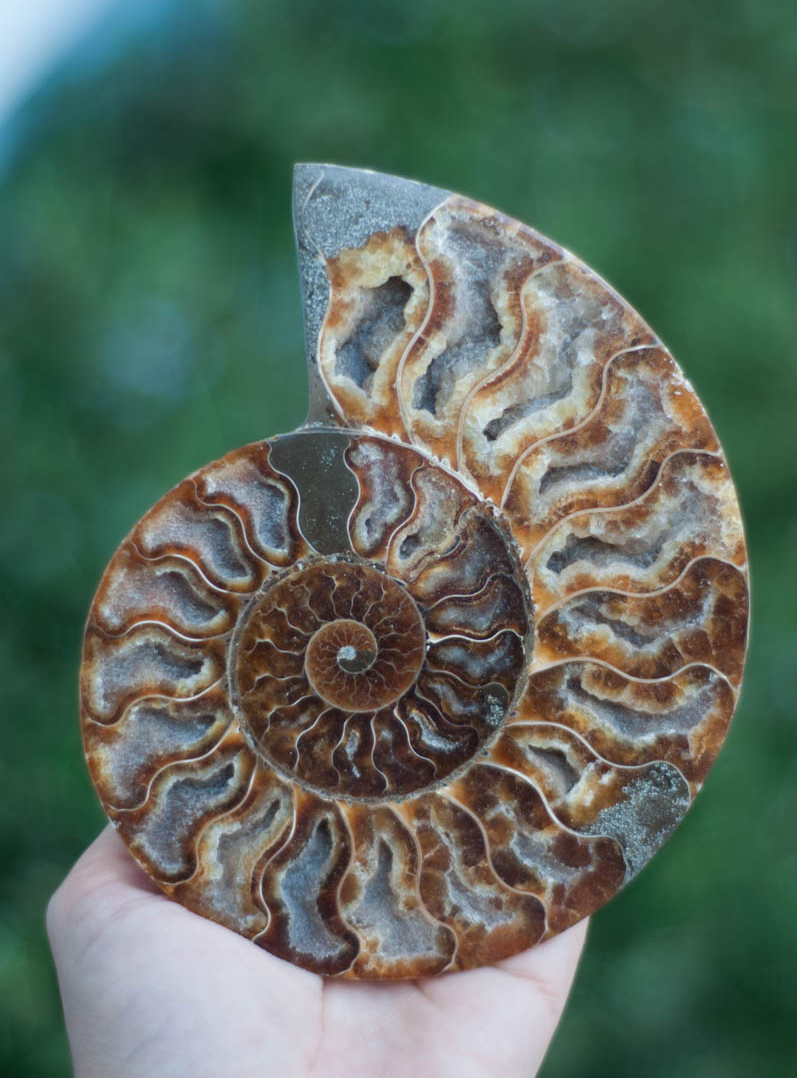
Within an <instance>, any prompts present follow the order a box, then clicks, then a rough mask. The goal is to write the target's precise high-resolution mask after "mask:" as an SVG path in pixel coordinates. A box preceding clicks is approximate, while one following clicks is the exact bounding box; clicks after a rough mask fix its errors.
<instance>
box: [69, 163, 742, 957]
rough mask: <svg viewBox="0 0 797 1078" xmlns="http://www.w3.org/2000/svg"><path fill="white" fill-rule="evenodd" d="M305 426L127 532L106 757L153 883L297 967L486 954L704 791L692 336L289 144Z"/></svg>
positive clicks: (95, 619) (728, 502)
mask: <svg viewBox="0 0 797 1078" xmlns="http://www.w3.org/2000/svg"><path fill="white" fill-rule="evenodd" d="M295 209H296V220H297V240H298V245H299V258H300V269H301V274H302V282H303V289H304V297H305V313H306V325H307V341H308V363H309V368H310V390H311V398H312V403H311V421H309V422H308V425H306V426H305V427H304V428H302V429H301V430H299V431H297V432H296V433H294V434H289V435H285V436H283V437H279V438H274V439H271V440H268V441H263V442H259V443H255V444H253V445H250V446H247V447H244V448H243V449H239V450H235V451H233V452H231V453H229V454H227V456H225V457H223V458H222V459H221V460H219V461H216V462H214V463H212V464H210V465H208V466H207V467H205V468H202V469H200V470H199V471H198V472H196V473H194V475H192V476H191V477H189V478H188V479H186V480H185V481H184V482H183V483H181V484H180V485H178V486H177V487H176V488H175V489H174V490H173V491H171V492H170V493H169V494H167V495H166V496H165V497H164V498H163V499H161V501H160V502H158V503H157V505H156V506H155V507H154V508H153V509H152V510H151V511H150V512H149V513H148V514H147V515H146V516H145V517H144V518H143V519H142V520H141V521H140V523H139V524H138V525H137V526H136V528H135V529H134V530H133V531H132V532H131V534H130V535H129V536H128V537H127V539H126V540H125V541H124V542H123V543H122V545H121V546H120V548H119V550H118V551H117V553H116V555H115V556H114V558H113V560H112V561H111V563H110V565H109V567H108V569H107V571H106V573H105V576H104V577H103V580H102V582H101V584H100V587H99V590H98V592H97V595H96V597H95V599H94V603H93V606H92V609H91V613H90V616H89V622H88V627H87V631H86V639H85V645H84V662H83V669H82V674H81V701H82V725H83V735H84V743H85V747H86V754H87V758H88V762H89V767H90V769H91V773H92V777H93V779H94V782H95V785H96V786H97V789H98V792H99V794H100V797H101V799H102V802H103V805H104V806H105V808H106V811H107V812H108V814H109V816H110V817H111V818H112V820H113V821H114V823H115V824H116V826H117V828H118V830H119V833H120V834H121V835H122V837H123V838H124V840H125V841H126V842H127V844H128V846H129V847H130V849H131V851H132V852H133V854H134V855H135V856H136V858H137V859H138V860H139V861H140V863H141V864H142V865H143V866H144V867H145V868H146V869H147V871H148V872H149V873H150V874H151V875H152V877H153V878H154V879H156V880H157V881H158V882H159V884H160V885H161V886H162V887H163V888H164V890H165V891H166V892H167V893H168V894H170V895H172V896H173V897H174V898H176V899H178V900H179V901H181V902H183V903H184V904H185V905H187V906H188V907H189V908H191V909H193V910H195V911H197V912H199V913H202V914H204V915H205V916H208V917H211V918H213V919H214V920H216V921H219V922H221V923H222V924H225V925H227V926H229V927H230V928H232V929H235V930H236V931H238V932H240V933H242V934H243V935H245V936H247V937H249V938H250V939H253V940H255V941H256V942H257V943H259V944H260V945H262V946H264V947H266V948H268V949H269V950H270V951H272V952H273V953H275V954H277V955H279V956H281V957H283V958H286V959H288V960H290V961H293V962H296V963H298V964H300V965H302V966H304V967H306V968H308V969H312V970H315V971H317V972H320V973H324V974H329V975H341V976H348V977H414V976H421V975H428V974H433V973H440V972H445V971H451V970H456V969H465V968H469V967H473V966H477V965H481V964H483V963H488V962H492V961H495V960H497V959H499V958H501V957H504V956H506V955H509V954H512V953H514V952H516V951H518V950H521V949H523V948H525V947H528V946H530V945H531V944H533V943H535V942H536V941H537V940H540V939H543V938H546V937H548V936H550V935H552V934H554V933H556V932H559V931H561V930H562V929H564V928H566V927H567V926H568V925H570V924H573V923H574V922H575V921H577V920H578V919H580V918H582V917H584V916H586V915H587V914H589V913H591V912H592V911H593V910H595V909H597V908H598V907H599V906H600V905H601V904H602V903H604V902H605V901H607V900H608V899H609V898H610V897H611V896H612V895H613V894H614V893H615V892H616V891H617V890H618V889H619V888H620V887H621V886H622V885H623V884H624V883H625V882H627V881H628V880H629V879H630V878H631V877H632V876H633V875H634V874H635V873H636V872H638V871H639V869H640V868H641V867H643V865H644V864H645V863H646V862H647V861H648V860H649V858H650V857H651V856H652V855H653V853H654V852H655V851H656V850H657V849H658V848H659V846H660V845H661V844H662V843H663V842H664V841H665V839H666V838H667V837H668V835H669V834H671V833H672V831H673V829H674V828H675V827H676V826H677V824H678V822H679V821H680V819H681V818H682V816H683V814H684V812H685V811H686V810H687V808H688V807H689V805H690V803H691V801H692V799H693V798H694V796H695V794H696V793H697V791H698V790H699V788H700V786H701V784H702V782H703V780H704V779H705V776H706V774H707V772H708V770H709V768H710V766H711V764H712V763H713V761H714V759H715V757H716V754H717V752H718V750H719V748H720V746H721V744H722V740H723V738H724V736H725V734H726V732H727V728H728V724H729V722H730V719H731V715H732V712H733V709H734V706H735V702H736V698H737V695H738V691H739V686H740V681H741V675H742V668H743V663H744V652H745V644H746V635H747V624H748V605H749V603H748V583H747V566H746V551H745V543H744V535H743V531H742V526H741V520H740V516H739V510H738V506H737V503H736V497H735V493H734V489H733V484H732V482H731V479H730V477H729V475H728V469H727V465H726V463H725V460H724V457H723V455H722V450H721V448H720V445H719V443H718V441H717V437H716V434H715V433H714V430H713V428H712V426H711V424H710V422H709V420H708V418H707V416H706V414H705V411H704V410H703V408H702V406H701V404H700V402H699V400H698V399H697V397H696V395H695V393H694V391H693V390H692V388H691V387H690V385H689V383H688V382H687V381H686V380H685V378H684V377H683V375H682V373H681V371H680V370H679V368H678V366H677V364H676V363H675V361H674V360H673V358H672V357H671V356H670V354H669V353H668V352H667V350H666V349H665V348H664V347H663V345H662V344H661V343H660V342H659V341H658V340H657V339H656V337H655V335H654V334H653V332H652V331H651V330H650V328H649V327H648V326H647V325H646V324H645V323H644V322H643V321H642V320H641V319H640V317H639V316H638V315H637V314H636V313H635V312H634V311H633V310H632V309H631V308H630V307H629V306H628V305H627V304H626V303H625V302H624V301H623V300H622V299H621V298H620V297H619V296H617V294H616V293H614V292H613V291H612V290H611V289H610V288H609V287H608V286H607V285H606V284H605V283H604V282H603V281H602V280H601V279H600V278H599V277H597V276H596V275H595V274H594V273H593V272H592V271H591V270H589V269H588V268H587V267H586V266H584V265H583V264H582V263H580V262H579V261H578V260H577V259H575V258H573V256H571V255H570V254H568V253H567V252H566V251H563V250H562V249H561V248H559V247H557V246H556V245H555V244H554V243H552V242H551V241H550V240H547V239H546V238H545V237H543V236H540V235H539V234H538V233H536V232H534V231H533V230H531V229H529V228H527V227H525V226H524V225H522V224H520V223H519V222H517V221H513V220H511V219H509V218H507V217H504V216H503V215H501V214H500V213H497V212H496V211H494V210H490V209H488V208H487V207H484V206H481V205H479V204H477V203H474V202H470V201H469V200H467V199H464V198H460V197H458V196H454V195H448V194H447V193H446V192H443V191H439V190H437V189H434V188H428V187H424V186H422V185H419V184H414V183H410V182H408V181H402V180H398V179H396V178H394V177H384V176H380V175H379V174H376V173H360V172H357V171H355V170H349V169H340V168H335V167H331V166H301V167H300V168H299V169H297V177H296V192H295Z"/></svg>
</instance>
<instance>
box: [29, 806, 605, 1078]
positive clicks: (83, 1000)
mask: <svg viewBox="0 0 797 1078" xmlns="http://www.w3.org/2000/svg"><path fill="white" fill-rule="evenodd" d="M47 928H48V932H49V935H50V942H51V945H52V949H53V955H54V956H55V964H56V968H57V970H58V980H59V984H60V987H61V995H62V998H63V1004H64V1014H65V1017H66V1027H67V1032H68V1034H69V1042H70V1046H71V1049H72V1056H73V1060H74V1066H75V1075H76V1078H188V1076H190V1078H216V1076H224V1078H244V1076H245V1078H271V1076H272V1075H273V1076H274V1078H277V1076H279V1078H487V1076H490V1078H531V1076H533V1075H534V1074H536V1072H537V1070H538V1068H539V1066H540V1064H541V1062H542V1059H543V1056H544V1055H545V1051H546V1049H547V1047H548V1044H549V1042H550V1039H551V1037H552V1036H553V1033H554V1030H555V1028H556V1025H557V1023H558V1021H559V1018H560V1016H561V1013H562V1010H563V1008H564V1005H565V1002H566V1000H567V995H568V992H569V990H570V986H571V983H572V980H573V976H574V974H575V970H576V965H577V963H578V959H579V955H580V954H581V949H582V947H583V945H584V938H585V935H586V922H585V921H582V922H581V923H580V924H577V925H575V926H574V927H573V928H571V929H569V930H568V931H567V932H564V933H562V934H561V935H560V936H557V937H556V938H554V939H552V940H550V941H549V942H547V943H545V944H541V945H539V946H537V947H534V948H532V949H531V950H529V951H525V952H523V953H522V954H518V955H515V956H514V957H513V958H509V959H506V960H505V961H503V962H499V963H497V964H496V965H495V966H490V967H483V968H481V969H476V970H470V971H468V972H465V973H456V974H451V975H448V976H442V977H436V978H427V979H424V980H417V981H399V982H383V983H375V982H344V981H335V980H328V979H325V978H322V977H318V976H317V975H315V974H312V973H308V972H306V971H305V970H302V969H298V968H296V967H294V966H292V965H290V964H289V963H287V962H284V961H282V960H281V959H279V958H275V957H273V956H272V955H270V954H268V953H267V952H266V951H263V950H262V949H261V948H259V947H256V946H255V945H253V944H252V943H250V942H249V941H248V940H245V939H243V938H241V937H240V936H237V935H236V934H235V933H233V932H230V931H229V930H228V929H226V928H222V927H221V926H219V925H217V924H214V923H212V922H211V921H207V920H205V919H204V918H202V917H198V916H196V915H195V914H193V913H190V912H188V911H187V910H185V909H183V907H181V906H179V905H177V903H175V902H171V901H170V900H169V899H167V898H166V897H165V896H164V895H163V894H161V892H160V891H159V890H158V889H157V887H156V886H155V885H154V884H153V883H152V882H151V881H150V880H149V879H148V878H147V876H146V875H145V874H144V872H143V871H142V870H141V869H140V868H139V867H138V865H137V864H136V863H135V862H134V861H133V859H132V857H131V856H130V854H129V853H128V852H127V850H126V849H125V847H124V845H123V844H122V842H121V840H120V839H119V838H118V837H117V835H116V833H115V832H114V830H113V828H112V827H110V826H109V827H107V828H106V829H105V830H104V831H103V832H102V834H100V836H99V837H98V838H97V839H96V840H95V841H94V842H93V843H92V845H91V846H90V847H89V848H88V850H86V852H85V853H84V854H83V856H82V857H81V858H80V860H79V861H78V862H77V864H76V865H75V867H74V868H73V869H72V871H71V872H70V873H69V875H68V876H67V878H66V880H65V881H64V882H63V884H62V885H61V886H60V887H59V889H58V891H57V892H56V893H55V895H54V896H53V899H52V901H51V902H50V906H49V909H48V913H47Z"/></svg>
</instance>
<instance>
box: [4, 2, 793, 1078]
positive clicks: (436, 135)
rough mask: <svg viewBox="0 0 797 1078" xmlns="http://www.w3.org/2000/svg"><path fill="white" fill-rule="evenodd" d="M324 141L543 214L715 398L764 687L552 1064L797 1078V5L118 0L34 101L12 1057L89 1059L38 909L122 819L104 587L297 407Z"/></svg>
mask: <svg viewBox="0 0 797 1078" xmlns="http://www.w3.org/2000/svg"><path fill="white" fill-rule="evenodd" d="M134 6H135V5H131V7H134ZM296 160H311V161H326V160H328V161H332V162H337V163H341V164H351V165H362V166H368V167H372V168H376V169H380V170H382V171H388V172H395V173H398V174H400V175H404V176H410V177H415V178H418V179H421V180H424V181H427V182H429V183H432V184H436V185H438V186H441V187H446V188H451V189H453V190H456V191H460V192H462V193H465V194H468V195H470V196H473V197H475V198H478V199H480V200H482V201H484V202H487V203H489V204H491V205H494V206H497V207H498V208H500V209H502V210H504V211H506V212H508V213H509V214H512V215H513V216H516V217H518V218H520V219H521V220H524V221H527V222H529V223H530V224H532V225H534V226H535V227H537V228H538V229H540V230H541V231H542V232H544V233H547V234H548V235H550V236H551V237H552V238H554V239H555V240H557V241H558V242H560V243H562V244H564V245H565V246H566V247H568V248H570V249H571V250H572V251H574V252H576V253H577V254H578V255H580V256H581V257H582V258H584V259H585V260H586V261H587V262H588V263H589V264H590V265H592V266H593V267H594V268H595V269H596V270H597V271H598V272H599V273H601V274H602V275H603V276H605V277H607V278H608V279H609V280H610V281H611V282H612V283H613V284H614V285H615V286H616V287H617V288H618V289H619V290H620V292H621V293H623V294H624V295H625V296H626V297H627V298H628V299H629V300H630V301H631V302H632V303H633V304H634V305H635V306H637V307H638V308H639V310H640V311H641V312H642V313H643V315H644V316H645V317H646V318H647V319H648V320H649V321H650V322H651V323H652V325H653V326H654V327H655V329H656V330H657V332H658V333H659V334H660V335H661V337H662V338H663V339H664V340H665V341H666V342H667V344H668V345H669V346H670V347H671V349H672V350H673V352H674V353H675V355H676V357H677V358H678V360H679V362H680V363H681V365H682V367H683V368H684V370H685V372H686V374H687V376H688V377H689V378H690V379H691V381H692V382H693V384H694V385H695V387H696V388H697V390H698V392H699V394H700V395H701V397H702V399H703V401H704V403H705V404H706V406H707V408H708V409H709V412H710V414H711V416H712V418H713V420H714V422H715V425H716V427H717V429H718V432H719V435H720V438H721V439H722V441H723V443H724V446H725V448H726V451H727V454H728V457H729V460H730V463H731V467H732V469H733V472H734V475H735V477H736V481H737V484H738V487H739V492H740V497H741V502H742V507H743V511H744V514H745V518H746V523H747V528H748V538H749V543H750V550H751V560H752V574H753V596H754V620H753V636H752V646H751V650H750V654H749V661H748V672H747V679H746V687H745V690H744V694H743V699H742V703H741V706H740V707H739V710H738V712H737V715H736V718H735V720H734V724H733V728H732V732H731V735H730V738H729V740H728V742H727V745H726V748H725V750H724V752H723V753H722V755H721V757H720V759H719V762H718V763H717V765H716V767H715V770H714V771H713V772H712V774H711V776H710V778H709V780H708V782H707V784H706V787H705V790H704V793H703V794H702V795H701V797H700V798H699V799H698V802H697V804H696V805H695V807H694V809H693V810H692V811H691V812H690V813H689V816H688V818H687V820H686V821H685V823H684V824H683V826H682V827H681V828H680V829H679V831H678V833H677V834H676V835H675V837H674V838H673V839H672V840H671V841H670V843H669V844H668V845H667V847H666V848H665V849H664V850H663V851H662V852H661V853H660V854H659V855H658V856H657V857H656V858H655V860H654V862H653V863H652V865H651V866H650V867H649V868H648V869H647V870H646V871H645V872H644V873H643V874H642V876H641V877H640V878H639V879H638V880H637V881H636V882H634V883H633V884H632V885H631V886H630V887H629V888H628V890H627V891H626V892H625V893H623V894H622V895H620V896H619V897H618V898H617V899H616V900H615V901H614V902H613V903H611V905H609V906H608V907H607V908H606V909H605V910H603V911H602V912H600V913H599V914H598V915H597V916H596V917H595V918H594V920H593V924H592V928H591V934H590V940H589V943H588V947H587V952H586V956H585V958H584V961H583V964H582V967H581V970H580V973H579V975H578V979H577V983H576V988H575V991H574V994H573V997H572V1000H571V1004H570V1006H569V1009H568V1011H567V1013H566V1015H565V1018H564V1020H563V1022H562V1025H561V1027H560V1029H559V1032H558V1034H557V1037H556V1039H555V1041H554V1044H553V1046H552V1049H551V1051H550V1054H549V1057H548V1059H547V1061H546V1063H545V1065H544V1067H543V1070H542V1075H543V1078H565V1076H567V1078H576V1076H577V1078H604V1076H605V1078H749V1076H750V1075H752V1074H755V1075H762V1076H764V1078H770V1076H772V1078H780V1076H783V1078H791V1076H793V1075H794V1074H795V1073H797V973H795V966H796V965H797V720H796V718H795V703H794V696H795V691H794V684H795V674H796V673H797V617H795V613H796V611H795V608H796V607H797V599H796V598H795V595H796V589H795V579H796V578H797V574H795V561H796V560H797V559H795V548H797V464H796V463H795V462H796V461H797V440H796V439H795V432H796V430H797V314H796V312H797V8H795V7H794V5H790V4H788V3H781V2H779V0H725V2H722V0H716V2H701V0H698V2H694V0H668V2H667V3H664V2H663V0H600V2H598V0H498V2H494V3H484V2H483V0H457V2H456V3H455V2H453V0H424V2H419V0H405V3H404V4H395V3H378V2H376V0H350V2H348V3H346V2H345V0H344V2H339V3H329V2H328V0H267V2H263V0H223V2H222V0H190V2H189V0H184V2H177V3H172V4H170V5H168V6H165V7H163V8H162V9H161V10H160V11H156V10H155V9H152V10H150V11H149V14H148V16H147V18H140V19H131V18H127V19H126V24H125V25H122V24H121V22H119V20H117V22H114V21H113V20H111V21H110V23H109V24H107V25H105V26H104V27H103V28H101V30H99V31H97V33H96V34H95V35H93V37H92V38H91V39H90V40H89V41H88V42H87V43H86V44H85V45H84V46H82V47H81V49H80V51H79V52H78V53H77V54H76V55H74V56H72V57H71V59H70V60H69V62H68V63H66V64H64V65H62V66H61V68H60V69H59V71H58V72H57V73H56V74H55V75H53V76H52V77H51V78H50V79H49V81H48V82H47V84H46V85H44V86H43V87H40V89H39V90H38V91H37V92H36V94H35V95H34V96H33V97H32V98H31V99H29V100H28V101H27V103H26V105H25V106H24V108H23V109H22V110H21V112H20V113H19V114H18V115H17V117H16V119H15V122H14V124H13V127H12V128H11V130H10V135H9V143H8V145H7V146H6V149H5V154H4V157H3V160H2V164H1V165H0V459H1V460H2V465H0V475H1V476H2V489H3V495H4V496H3V508H2V514H1V515H0V608H1V609H2V617H3V623H2V624H3V628H2V634H3V640H2V647H0V672H1V673H2V694H1V696H0V699H2V718H0V723H1V726H0V729H1V730H2V755H0V790H1V791H2V792H1V793H0V856H1V857H2V866H1V867H0V1073H2V1074H3V1075H8V1076H10V1078H34V1076H35V1078H65V1076H67V1075H68V1074H69V1073H70V1072H69V1061H68V1052H67V1047H66V1039H65V1035H64V1032H63V1028H62V1021H61V1015H60V1004H59V1000H58V995H57V990H56V985H55V980H54V975H53V972H52V969H51V965H50V959H49V955H48V950H47V945H46V941H45V936H44V931H43V916H44V907H45V905H46V901H47V899H48V896H49V895H50V893H51V892H52V890H53V889H54V888H55V887H56V885H57V884H58V882H59V880H60V879H61V878H62V876H63V875H64V873H65V872H66V871H67V869H68V867H69V866H70V864H71V863H72V862H73V860H74V859H75V858H76V857H77V855H78V854H79V852H80V851H81V850H82V848H83V847H84V846H85V845H86V844H87V843H88V842H89V841H90V840H91V838H92V837H93V836H94V835H95V834H96V832H97V831H98V830H99V829H100V828H101V827H102V826H103V822H104V817H103V814H102V812H101V810H100V808H99V805H98V802H97V799H96V797H95V795H94V792H93V790H92V787H91V784H90V782H89V779H88V775H87V772H86V770H85V766H84V762H83V758H82V753H81V746H80V738H79V735H78V724H77V703H76V674H77V667H78V661H79V652H80V643H81V633H82V625H83V619H84V617H85V612H86V610H87V608H88V605H89V602H90V600H91V596H92V593H93V590H94V588H95V586H96V584H97V582H98V579H99V576H100V574H101V572H102V570H103V568H104V566H105V564H106V562H107V561H108V559H109V557H110V555H111V554H112V552H113V550H114V549H115V547H116V545H117V543H118V542H119V541H120V539H121V538H122V537H123V535H124V534H125V532H126V531H127V530H128V529H129V528H130V527H131V526H132V525H133V524H134V522H135V521H136V520H137V519H138V518H139V517H140V516H141V515H142V514H143V512H144V511H145V510H146V509H148V508H149V506H150V505H151V504H152V503H153V502H154V501H155V500H156V499H157V498H158V497H159V496H160V495H161V494H162V493H164V492H165V491H166V490H167V489H168V488H169V487H171V486H172V485H173V484H174V483H176V482H177V481H178V480H179V479H181V478H182V477H183V476H184V475H185V474H186V473H187V472H190V471H191V470H193V469H195V468H197V467H199V466H200V465H202V464H204V463H206V462H208V461H210V460H212V459H213V458H214V457H217V456H219V455H221V454H223V453H224V452H226V451H227V450H229V449H231V448H233V447H235V446H238V445H241V444H243V443H245V442H248V441H252V440H254V439H257V438H260V437H264V436H267V435H271V434H275V433H278V432H280V431H285V430H289V429H291V428H293V427H295V426H296V425H297V424H298V423H300V422H301V420H302V419H303V417H304V406H305V393H306V384H305V375H304V371H303V362H304V361H303V353H302V329H301V322H300V312H299V299H298V289H297V283H296V269H295V264H294V255H293V237H292V225H291V216H290V182H291V167H292V164H293V162H294V161H296ZM153 1078H158V1076H157V1075H153ZM430 1078H433V1076H430ZM496 1078H500V1075H497V1076H496Z"/></svg>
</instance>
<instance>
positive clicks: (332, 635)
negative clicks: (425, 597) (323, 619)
mask: <svg viewBox="0 0 797 1078" xmlns="http://www.w3.org/2000/svg"><path fill="white" fill-rule="evenodd" d="M384 586H385V587H386V590H388V591H391V592H394V591H395V592H396V593H397V594H396V600H397V604H398V609H397V616H396V617H395V619H391V621H392V624H388V623H385V624H384V625H382V626H381V627H380V626H376V627H377V629H379V628H382V629H383V630H385V629H386V630H387V632H384V631H383V632H382V633H381V634H380V635H381V636H382V640H381V646H380V641H379V640H377V638H376V636H375V635H374V632H373V631H372V630H371V629H370V628H369V627H368V625H366V624H364V623H362V622H358V621H354V620H353V619H352V618H339V619H337V620H335V621H330V622H327V623H326V624H325V625H322V626H321V628H320V629H318V630H317V631H316V632H315V633H314V634H313V636H312V638H311V640H310V643H309V644H308V646H307V651H306V652H305V660H304V668H305V673H306V674H307V680H308V681H309V682H310V685H311V686H312V687H313V689H314V690H315V692H316V693H317V694H318V696H320V697H321V699H322V700H325V701H326V702H327V703H328V704H331V705H332V706H333V707H339V708H341V710H343V711H364V710H367V709H371V708H374V707H384V706H386V705H387V704H389V703H391V702H392V701H393V700H397V699H398V698H399V697H400V696H401V695H402V694H403V693H404V692H405V691H406V690H407V689H408V688H409V686H410V685H411V684H412V682H413V681H414V680H415V677H416V676H417V673H418V670H419V669H420V665H421V662H422V660H423V635H424V630H423V625H422V624H421V623H420V618H419V617H417V612H415V613H416V619H415V620H413V619H412V614H413V611H412V610H410V609H409V604H411V605H412V606H413V607H414V605H415V604H414V603H412V600H411V599H409V596H406V595H405V594H404V593H403V592H401V589H400V587H399V585H397V584H395V583H394V582H392V581H389V580H388V578H385V585H384ZM407 635H409V636H410V637H411V641H410V643H411V645H412V654H411V655H410V656H409V661H408V662H405V660H404V656H403V655H402V654H401V653H400V651H399V649H397V648H396V647H395V646H394V645H395V644H396V643H397V637H398V636H401V637H406V636H407Z"/></svg>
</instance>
